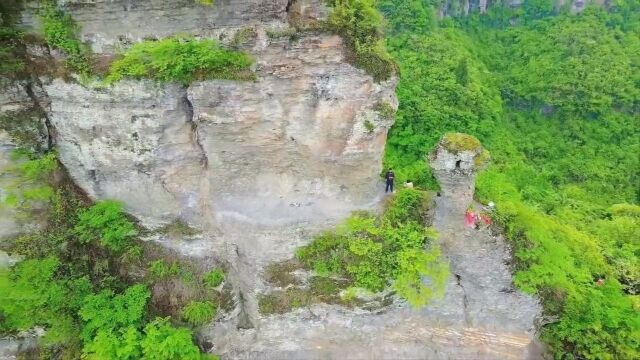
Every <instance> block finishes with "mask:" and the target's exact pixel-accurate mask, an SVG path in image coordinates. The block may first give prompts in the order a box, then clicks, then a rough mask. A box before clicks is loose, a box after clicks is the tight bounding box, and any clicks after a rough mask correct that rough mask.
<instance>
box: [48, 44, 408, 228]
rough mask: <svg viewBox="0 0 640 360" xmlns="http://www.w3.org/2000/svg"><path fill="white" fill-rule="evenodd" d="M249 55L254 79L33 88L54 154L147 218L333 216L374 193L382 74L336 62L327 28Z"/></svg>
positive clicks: (92, 187)
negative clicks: (51, 132)
mask: <svg viewBox="0 0 640 360" xmlns="http://www.w3.org/2000/svg"><path fill="white" fill-rule="evenodd" d="M265 41H266V40H265ZM254 54H255V57H256V59H257V64H256V66H257V75H258V80H257V81H255V82H238V81H206V82H200V83H194V84H192V85H191V86H190V87H188V88H184V87H180V86H178V85H158V84H154V83H152V82H138V81H125V82H121V83H118V84H116V85H115V86H113V87H110V88H98V89H87V88H85V87H83V86H81V85H78V84H70V83H65V82H63V81H62V80H54V81H52V82H50V83H48V84H45V85H44V89H45V90H46V92H47V94H48V101H49V103H50V107H49V109H48V111H47V112H48V114H49V117H50V119H51V123H52V125H53V127H54V128H55V130H56V137H55V142H56V144H57V147H58V149H59V154H60V158H61V160H62V162H63V163H64V164H65V165H66V166H67V168H68V169H69V172H70V173H71V175H72V177H73V178H74V180H75V181H76V182H77V183H78V184H79V185H80V186H81V187H82V188H83V189H85V190H86V191H87V192H88V193H89V195H91V196H92V197H94V198H113V199H118V200H121V201H123V202H124V203H125V204H126V205H127V208H128V210H130V211H131V212H132V213H133V214H134V215H136V216H138V217H139V218H141V219H142V220H143V221H144V223H145V224H147V225H149V226H157V225H160V224H163V223H167V222H169V221H171V220H172V219H175V218H177V217H181V218H183V219H184V220H187V221H190V222H192V223H200V224H202V223H206V222H210V221H212V220H213V218H216V217H217V218H221V217H222V218H223V217H225V216H231V217H233V218H236V219H241V220H243V221H247V222H252V223H260V224H270V223H283V222H284V223H287V222H294V221H301V220H308V219H313V218H315V217H318V216H320V217H323V218H324V217H327V216H334V217H339V215H341V214H347V213H348V211H349V210H350V209H353V208H356V207H357V206H362V205H363V204H364V203H366V202H371V201H372V199H375V198H376V196H375V195H376V194H377V193H378V191H377V187H378V185H379V178H378V174H379V171H380V167H381V163H380V162H381V157H382V152H383V149H384V143H385V138H386V130H387V128H388V127H389V126H390V125H391V124H390V121H389V120H387V119H384V118H383V117H382V116H381V114H380V113H379V111H377V110H376V108H377V107H378V106H379V105H380V104H382V103H386V104H387V105H389V106H392V107H395V106H397V104H396V98H395V95H394V85H395V84H394V82H393V81H391V82H387V83H383V84H376V83H375V82H374V81H373V80H372V78H371V77H370V76H368V75H366V74H364V72H363V71H361V70H358V69H355V68H353V67H352V66H350V65H348V64H346V63H345V61H344V56H343V46H342V41H341V39H340V38H339V37H337V36H327V35H318V36H309V37H305V38H304V39H302V40H300V41H298V42H290V41H288V40H275V41H269V42H267V43H266V45H265V46H263V47H261V48H258V49H256V50H254ZM366 122H368V123H369V124H370V125H373V129H367V127H366V126H365V123H366Z"/></svg>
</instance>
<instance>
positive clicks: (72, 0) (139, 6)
mask: <svg viewBox="0 0 640 360" xmlns="http://www.w3.org/2000/svg"><path fill="white" fill-rule="evenodd" d="M59 3H60V4H61V5H63V6H65V9H66V10H67V12H68V13H69V14H70V15H71V16H72V17H73V19H74V20H75V21H76V22H77V23H78V25H80V37H81V39H82V40H83V41H86V42H88V43H89V44H90V45H91V48H92V50H93V51H94V52H95V53H113V52H115V51H117V50H119V49H122V48H126V47H128V46H129V45H131V44H132V43H134V42H139V41H142V40H144V39H160V38H164V37H167V36H171V35H174V34H180V33H181V34H193V35H196V36H201V37H220V36H222V37H228V36H229V34H232V33H233V32H234V31H235V30H237V29H239V28H242V27H246V26H253V25H256V24H260V25H264V26H269V27H284V26H285V25H286V21H287V11H288V10H291V8H292V7H293V6H294V5H295V7H296V10H298V11H300V12H301V14H302V15H304V16H305V17H316V16H321V15H322V14H323V12H322V10H321V9H322V6H321V0H291V1H289V0H224V1H214V4H213V5H204V4H200V3H198V2H197V1H195V0H172V1H166V0H137V1H131V0H66V1H59ZM29 6H30V7H29V8H28V9H27V11H25V12H24V13H23V19H22V22H23V24H24V26H26V27H31V28H39V27H40V25H39V22H38V19H37V16H36V15H35V14H36V11H37V3H36V2H31V3H30V4H29Z"/></svg>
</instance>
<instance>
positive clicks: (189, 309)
mask: <svg viewBox="0 0 640 360" xmlns="http://www.w3.org/2000/svg"><path fill="white" fill-rule="evenodd" d="M216 312H217V308H216V306H215V305H214V304H213V303H212V302H211V301H204V302H199V301H192V302H190V303H189V304H187V306H185V307H184V309H183V310H182V318H183V319H185V320H186V321H188V322H189V323H190V324H191V325H196V326H197V325H204V324H207V323H209V322H211V321H212V320H213V318H214V317H215V316H216Z"/></svg>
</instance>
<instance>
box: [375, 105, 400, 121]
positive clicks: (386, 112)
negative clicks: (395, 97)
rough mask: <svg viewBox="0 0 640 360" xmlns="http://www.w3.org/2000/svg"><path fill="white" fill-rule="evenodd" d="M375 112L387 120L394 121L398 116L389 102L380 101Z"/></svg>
mask: <svg viewBox="0 0 640 360" xmlns="http://www.w3.org/2000/svg"><path fill="white" fill-rule="evenodd" d="M375 110H376V111H377V112H378V113H379V114H380V116H381V117H382V118H383V119H385V120H393V119H394V117H395V115H396V110H395V109H394V108H393V106H391V104H389V103H388V102H387V101H380V102H379V103H377V104H376V107H375Z"/></svg>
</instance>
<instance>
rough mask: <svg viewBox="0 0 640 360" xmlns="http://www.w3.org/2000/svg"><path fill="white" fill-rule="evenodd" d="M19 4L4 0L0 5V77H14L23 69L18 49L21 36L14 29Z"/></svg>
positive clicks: (11, 0)
mask: <svg viewBox="0 0 640 360" xmlns="http://www.w3.org/2000/svg"><path fill="white" fill-rule="evenodd" d="M19 5H20V4H19V2H18V1H17V0H6V1H2V3H0V75H1V76H14V75H15V74H16V73H18V72H20V71H22V70H23V69H24V67H25V64H24V62H23V61H22V60H21V56H20V54H19V53H20V48H21V40H22V36H23V34H22V33H21V32H20V31H18V30H17V29H16V28H15V23H16V21H17V20H18V14H19V10H18V8H19Z"/></svg>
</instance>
